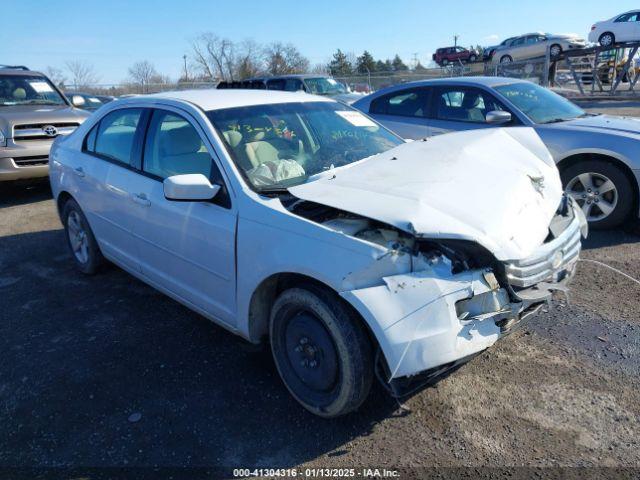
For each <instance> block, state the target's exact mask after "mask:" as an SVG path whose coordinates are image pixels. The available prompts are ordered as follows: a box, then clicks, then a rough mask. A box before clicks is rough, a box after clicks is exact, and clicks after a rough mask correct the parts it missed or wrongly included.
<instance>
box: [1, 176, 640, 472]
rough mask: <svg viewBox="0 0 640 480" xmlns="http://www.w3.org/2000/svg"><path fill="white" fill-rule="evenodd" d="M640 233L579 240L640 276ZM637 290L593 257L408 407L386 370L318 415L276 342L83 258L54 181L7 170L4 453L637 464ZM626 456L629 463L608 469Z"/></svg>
mask: <svg viewBox="0 0 640 480" xmlns="http://www.w3.org/2000/svg"><path fill="white" fill-rule="evenodd" d="M639 240H640V237H639V236H637V235H636V234H632V233H625V232H623V231H615V232H613V231H612V232H594V233H593V234H592V235H591V236H590V238H589V239H588V241H587V242H586V243H585V250H584V251H583V255H582V257H583V258H584V259H589V260H596V261H601V262H605V263H606V264H608V265H611V266H613V267H615V268H619V269H621V270H623V271H624V272H626V273H628V274H629V275H631V276H633V277H634V278H640V255H639V254H640V249H639V243H638V242H639ZM639 294H640V285H638V284H635V283H634V282H632V281H631V280H629V279H627V278H624V277H623V276H621V275H619V274H617V273H614V272H612V271H610V270H608V269H607V268H605V267H602V266H600V265H598V264H595V263H587V262H581V263H579V265H578V273H577V275H576V278H575V280H574V282H573V284H572V290H571V293H570V296H569V298H565V297H563V296H559V297H558V298H557V302H556V303H555V305H554V307H553V309H552V310H550V311H546V312H543V313H541V314H539V315H538V316H537V317H535V318H534V319H532V320H531V321H530V322H529V323H528V324H527V325H526V326H525V327H524V328H522V329H520V330H518V331H516V332H515V333H513V334H512V335H510V336H509V337H507V338H505V339H504V340H503V341H502V342H499V343H498V344H496V345H495V346H494V347H493V348H491V349H490V350H489V351H487V352H485V353H484V354H482V355H481V356H479V357H476V358H475V359H474V360H472V361H471V362H470V363H468V364H467V365H465V366H464V367H462V368H461V369H460V370H458V371H457V372H455V373H454V374H452V375H450V376H449V377H447V378H445V379H443V380H442V381H440V382H439V383H437V384H436V385H435V386H434V387H431V388H427V389H424V390H422V391H421V392H419V393H417V394H415V395H414V396H412V397H411V398H409V399H408V400H406V402H405V403H404V405H403V406H402V407H401V406H400V405H399V404H398V403H396V402H395V401H394V400H392V399H390V398H389V397H388V396H386V395H385V394H384V392H382V390H381V389H380V388H379V387H378V388H375V389H374V391H373V393H372V395H371V397H370V398H369V400H368V401H367V403H366V404H365V405H364V406H363V407H362V408H361V410H360V411H359V412H357V413H354V414H351V415H349V416H347V417H344V418H341V419H338V420H333V421H327V420H321V419H318V418H315V417H313V416H312V415H311V414H308V413H307V412H306V411H304V410H303V409H302V408H300V407H299V406H298V405H297V404H296V403H295V401H294V400H293V399H292V398H291V397H290V396H289V395H288V393H287V391H286V389H285V388H284V386H283V385H282V384H281V382H280V379H279V378H278V375H277V372H276V370H275V367H274V365H273V363H272V361H271V357H270V354H269V352H268V350H267V349H264V348H261V347H255V346H252V345H250V344H247V343H246V342H244V341H243V340H241V339H239V338H238V337H235V336H233V335H232V334H230V333H227V332H226V331H225V330H223V329H221V328H218V327H216V326H215V325H213V324H212V323H210V322H208V321H206V320H205V319H203V318H202V317H200V316H198V315H196V314H195V313H192V312H191V311H189V310H187V309H186V308H184V307H182V306H181V305H179V304H177V303H176V302H174V301H172V300H171V299H169V298H168V297H166V296H164V295H162V294H160V293H158V292H156V291H154V290H153V289H152V288H150V287H148V286H146V285H144V284H143V283H141V282H139V281H138V280H136V279H134V278H132V277H131V276H129V275H128V274H126V273H124V272H123V271H121V270H119V269H117V268H115V267H112V268H108V269H106V271H104V272H103V273H101V274H99V275H97V276H95V277H84V276H82V275H81V274H79V273H77V272H76V270H75V269H74V268H73V264H72V262H71V258H70V255H69V253H68V252H67V250H66V246H65V244H64V237H63V232H62V230H61V225H60V223H59V220H58V218H57V216H56V214H55V212H54V206H53V201H52V200H51V198H50V191H49V189H48V187H47V185H46V184H41V185H35V186H31V187H24V186H23V187H19V186H14V187H7V186H2V187H0V305H1V307H2V308H1V309H0V351H1V352H2V362H1V364H0V477H1V478H7V477H11V478H16V475H17V474H16V471H14V470H9V472H11V475H2V467H6V468H9V467H40V468H42V467H66V466H73V467H133V466H136V467H147V468H149V467H154V466H160V467H179V468H184V467H211V466H225V467H251V466H257V467H275V466H277V467H292V466H304V467H308V466H311V467H339V466H342V467H384V466H387V467H393V468H397V467H434V466H435V467H461V466H470V467H483V466H494V467H496V466H497V467H510V468H517V467H549V466H556V467H557V466H564V467H579V466H584V467H594V466H595V467H631V468H634V469H635V470H630V471H626V474H628V475H630V476H633V475H636V474H638V473H639V472H640V453H639V451H640V425H639V424H640V388H639V387H640V361H639V358H640V342H639V340H638V339H639V338H640V320H639V319H638V305H639V301H638V298H639ZM54 471H55V470H54ZM514 471H515V472H523V470H510V473H508V474H505V476H507V475H508V476H510V475H513V472H514ZM551 471H556V470H547V469H543V470H539V471H536V472H537V474H541V473H542V472H546V473H548V472H551ZM51 472H52V471H50V470H46V471H45V473H44V474H43V475H44V477H46V478H50V477H53V476H54V475H52V474H51ZM101 472H102V473H104V471H101ZM163 472H164V473H163ZM166 472H167V471H166V470H161V471H160V473H158V472H156V473H158V475H157V477H158V478H166V477H168V474H167V473H166ZM179 472H183V473H184V472H185V470H178V473H179ZM190 472H191V473H190V474H189V478H194V477H195V476H196V475H195V473H194V472H196V471H195V470H194V471H190ZM198 472H200V473H202V475H203V476H206V475H205V473H204V472H202V471H198ZM426 472H427V471H423V470H410V471H409V473H413V475H414V476H422V477H424V476H426V474H427V473H426ZM462 472H463V473H465V474H468V472H466V471H462ZM524 472H526V473H527V474H528V473H531V471H530V470H524ZM611 472H615V474H616V475H619V474H621V473H625V472H620V471H617V470H601V471H599V475H604V474H605V473H608V474H611ZM5 473H6V472H5ZM23 473H24V472H23ZM58 473H59V472H58ZM120 473H121V472H119V475H120ZM480 473H481V471H475V474H474V475H471V476H475V475H480ZM585 474H586V473H585V471H580V475H579V476H581V477H584V475H585ZM119 475H114V476H119ZM134 476H135V477H136V478H140V477H141V471H138V473H137V474H134ZM25 478H27V477H25ZM28 478H31V477H28ZM56 478H68V477H67V476H65V477H60V476H58V477H56ZM91 478H97V477H96V476H93V477H91ZM173 478H176V477H175V476H174V477H173ZM629 478H631V477H629ZM636 478H637V477H636Z"/></svg>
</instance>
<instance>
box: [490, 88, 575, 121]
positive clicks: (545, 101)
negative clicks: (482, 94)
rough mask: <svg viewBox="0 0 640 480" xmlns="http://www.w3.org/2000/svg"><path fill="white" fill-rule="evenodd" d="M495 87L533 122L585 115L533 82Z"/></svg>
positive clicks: (563, 119) (563, 99)
mask: <svg viewBox="0 0 640 480" xmlns="http://www.w3.org/2000/svg"><path fill="white" fill-rule="evenodd" d="M495 89H496V90H497V91H498V92H500V93H501V94H502V95H503V96H504V97H506V98H507V99H508V100H509V101H510V102H512V103H513V104H514V105H515V106H516V107H518V108H519V109H520V110H521V111H522V113H524V114H525V115H526V116H527V117H529V118H530V119H531V121H533V122H535V123H553V122H561V121H565V120H572V119H574V118H578V117H584V116H585V115H586V113H585V112H584V110H582V109H581V108H579V107H577V106H576V105H574V104H573V103H571V102H570V101H569V100H567V99H566V98H564V97H561V96H560V95H558V94H557V93H553V92H552V91H551V90H548V89H546V88H543V87H540V86H538V85H535V84H533V83H512V84H509V85H500V86H498V87H495Z"/></svg>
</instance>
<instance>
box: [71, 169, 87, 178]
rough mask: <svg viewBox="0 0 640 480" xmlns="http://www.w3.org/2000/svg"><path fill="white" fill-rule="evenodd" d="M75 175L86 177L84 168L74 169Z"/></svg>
mask: <svg viewBox="0 0 640 480" xmlns="http://www.w3.org/2000/svg"><path fill="white" fill-rule="evenodd" d="M73 173H75V174H76V175H77V176H78V177H84V169H83V168H82V167H76V168H74V169H73Z"/></svg>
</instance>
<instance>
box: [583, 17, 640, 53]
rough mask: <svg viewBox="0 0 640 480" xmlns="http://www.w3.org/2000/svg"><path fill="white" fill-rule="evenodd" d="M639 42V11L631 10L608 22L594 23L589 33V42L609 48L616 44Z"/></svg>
mask: <svg viewBox="0 0 640 480" xmlns="http://www.w3.org/2000/svg"><path fill="white" fill-rule="evenodd" d="M639 40H640V10H631V11H628V12H625V13H623V14H621V15H616V16H615V17H612V18H610V19H609V20H604V21H602V22H596V23H595V24H594V25H593V26H592V27H591V31H590V32H589V41H590V42H593V43H596V42H598V43H599V44H600V45H602V46H603V47H610V46H612V45H614V44H615V43H618V42H633V41H639Z"/></svg>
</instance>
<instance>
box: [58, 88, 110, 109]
mask: <svg viewBox="0 0 640 480" xmlns="http://www.w3.org/2000/svg"><path fill="white" fill-rule="evenodd" d="M64 94H65V95H66V96H67V97H69V98H72V97H79V98H81V99H82V100H83V101H84V103H81V102H80V101H79V100H76V106H77V107H78V108H81V109H82V110H87V111H88V112H93V111H95V110H97V109H99V108H100V107H101V106H102V105H104V104H105V103H109V102H112V101H113V100H115V97H111V96H107V95H94V94H91V93H84V92H69V91H66V92H64Z"/></svg>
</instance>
